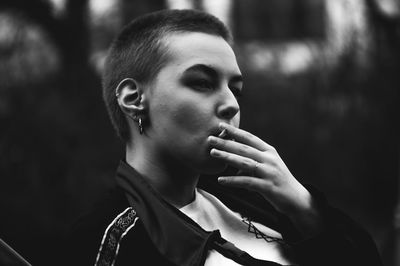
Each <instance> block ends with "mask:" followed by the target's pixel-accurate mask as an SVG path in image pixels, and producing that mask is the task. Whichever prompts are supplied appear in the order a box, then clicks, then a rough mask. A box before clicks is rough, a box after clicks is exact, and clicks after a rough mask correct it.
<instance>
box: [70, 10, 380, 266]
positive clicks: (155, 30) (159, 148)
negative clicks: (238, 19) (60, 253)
mask: <svg viewBox="0 0 400 266" xmlns="http://www.w3.org/2000/svg"><path fill="white" fill-rule="evenodd" d="M231 44H232V38H231V36H230V33H229V31H228V30H227V29H226V27H225V26H224V24H223V23H222V22H220V21H219V20H218V19H217V18H215V17H213V16H211V15H209V14H206V13H203V12H199V11H193V10H163V11H158V12H155V13H151V14H147V15H145V16H142V17H139V18H137V19H136V20H134V21H133V22H131V23H130V24H128V25H127V26H126V27H125V28H124V29H123V30H122V32H121V33H120V34H119V35H118V36H117V38H116V39H115V41H114V42H113V44H112V46H111V49H110V51H109V54H108V57H107V60H106V64H105V70H104V76H103V89H104V91H103V92H104V100H105V103H106V106H107V108H108V111H109V114H110V117H111V121H112V123H113V125H114V127H115V129H116V131H117V133H118V135H119V136H120V137H121V139H122V140H123V141H124V142H125V143H126V157H125V159H124V160H122V161H121V162H120V165H119V166H118V169H117V173H116V187H115V189H113V190H112V192H110V194H109V195H108V196H107V197H105V199H104V200H103V201H102V203H101V204H100V205H99V206H98V208H96V209H94V210H93V211H92V212H90V213H89V214H87V215H86V216H83V217H82V219H81V220H80V222H79V223H77V224H76V226H75V228H74V230H73V234H72V236H71V245H70V246H71V248H72V247H75V249H74V250H71V251H68V252H69V255H70V258H71V259H72V262H71V263H73V265H92V264H95V265H381V262H380V258H379V255H378V252H377V250H376V247H375V244H374V243H373V241H372V240H371V238H370V237H369V235H368V234H367V233H366V232H365V231H364V230H362V229H361V228H360V227H359V226H358V225H356V224H355V223H354V222H352V221H351V220H350V219H349V218H347V217H346V216H345V215H344V214H342V213H341V212H340V211H338V210H336V209H334V208H332V207H331V206H330V205H329V204H328V203H327V202H326V201H325V200H324V198H323V197H322V196H321V195H320V193H319V192H318V191H316V190H315V189H313V188H311V187H308V188H306V187H304V186H303V185H302V184H301V183H299V182H298V181H297V180H296V178H295V177H294V176H293V175H292V174H291V172H290V171H289V170H288V168H287V167H286V165H285V164H284V162H283V161H282V160H281V158H280V157H279V155H278V153H277V151H276V150H275V149H274V148H273V147H272V146H270V145H269V144H267V143H266V142H265V141H263V140H261V139H260V138H258V137H256V136H254V135H253V134H251V133H249V132H246V131H244V130H242V129H239V122H240V121H239V120H240V107H239V104H238V101H237V97H238V96H239V94H240V93H241V90H242V85H243V79H242V74H241V72H240V69H239V66H238V64H237V62H236V57H235V54H234V51H233V50H232V47H231ZM227 166H231V167H232V168H235V169H238V170H239V172H238V173H235V174H232V175H231V176H223V177H219V178H218V179H215V178H212V177H210V176H211V175H218V174H219V173H221V172H222V171H224V170H225V169H226V167H227ZM200 175H206V176H203V177H202V178H201V180H200V181H199V178H200Z"/></svg>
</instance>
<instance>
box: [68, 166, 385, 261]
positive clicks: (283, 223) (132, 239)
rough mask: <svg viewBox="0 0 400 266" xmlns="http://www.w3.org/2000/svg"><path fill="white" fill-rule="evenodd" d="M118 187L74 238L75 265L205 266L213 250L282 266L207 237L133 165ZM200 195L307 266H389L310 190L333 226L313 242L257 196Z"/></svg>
mask: <svg viewBox="0 0 400 266" xmlns="http://www.w3.org/2000/svg"><path fill="white" fill-rule="evenodd" d="M116 180H117V186H116V188H115V189H113V190H112V191H111V192H110V193H109V195H108V196H107V197H105V198H104V199H103V200H102V202H101V203H100V204H99V205H98V206H97V208H95V209H94V210H93V211H91V212H90V213H88V214H87V215H85V216H83V217H82V218H81V219H80V220H79V221H78V223H76V224H75V226H74V227H73V229H72V232H71V234H70V236H69V247H70V250H68V251H67V252H68V256H67V257H69V258H70V262H69V263H70V265H94V263H95V262H96V261H97V265H112V263H115V264H114V265H117V266H119V265H185V266H189V265H191V266H194V265H203V264H204V261H205V258H206V256H207V252H208V250H209V249H215V250H217V251H218V252H220V253H221V254H222V255H224V256H225V257H228V258H230V259H233V260H235V261H236V262H238V263H239V264H243V265H280V264H277V263H274V262H268V261H261V260H258V259H255V258H252V257H251V256H250V255H248V254H247V253H246V252H243V251H242V250H239V249H237V248H236V247H235V246H233V245H232V244H231V243H229V242H227V241H226V240H224V239H223V238H222V237H221V236H220V234H219V231H218V230H216V231H212V232H207V231H205V230H203V229H202V228H201V227H200V226H198V225H197V224H196V223H195V222H193V221H192V220H191V219H190V218H188V217H187V216H186V215H184V214H183V213H181V212H180V211H179V210H177V209H176V208H175V207H173V206H171V205H170V204H168V203H167V202H166V201H165V200H163V199H162V198H161V196H160V195H159V194H158V193H157V192H156V191H155V190H154V189H153V188H152V187H151V186H150V185H149V184H148V183H147V182H146V181H145V179H144V178H143V177H142V176H141V175H140V174H138V173H137V172H136V171H135V170H134V169H133V168H132V167H130V166H129V165H128V164H126V163H125V162H121V163H120V165H119V167H118V170H117V176H116ZM199 187H201V188H202V189H204V190H206V191H207V192H209V193H211V194H213V195H214V196H216V197H217V198H219V199H220V200H221V201H222V202H223V203H224V204H225V205H227V206H228V207H229V208H230V209H232V210H233V211H236V212H239V213H240V214H242V215H243V216H245V217H249V218H250V219H251V220H254V221H257V222H259V223H262V224H264V225H266V226H268V227H270V228H272V229H275V230H277V231H279V232H280V233H281V234H282V235H283V239H284V240H285V243H286V245H288V247H289V248H290V249H291V250H292V251H293V252H294V255H295V258H296V261H297V262H298V263H299V265H304V266H312V265H319V266H320V265H336V266H337V265H363V266H368V265H370V266H375V265H382V263H381V261H380V257H379V254H378V251H377V249H376V246H375V244H374V242H373V241H372V239H371V238H370V236H369V235H368V234H367V233H366V232H365V231H364V230H363V229H362V228H360V226H359V225H357V224H356V223H355V222H353V221H352V220H351V219H350V218H348V217H347V216H346V215H344V214H343V213H342V212H340V211H338V210H336V209H334V208H333V207H331V206H330V205H329V204H328V203H327V202H326V200H325V199H324V198H323V196H322V195H321V194H320V193H319V192H317V191H316V190H315V189H313V188H310V187H308V189H309V190H310V192H311V194H312V195H313V197H314V199H315V200H316V202H317V208H318V209H319V211H320V212H321V214H322V217H323V219H324V222H325V228H326V229H325V231H323V232H321V233H320V234H318V235H316V236H313V237H311V238H308V239H301V238H300V234H299V233H298V232H297V231H296V229H295V227H294V226H293V224H291V222H290V221H289V219H288V218H287V217H285V216H284V215H282V214H280V213H278V212H277V211H276V210H275V209H274V208H272V206H271V205H270V204H269V203H268V202H267V201H266V200H265V199H263V198H262V197H261V196H259V195H258V194H257V193H252V192H249V191H245V190H241V189H232V188H226V187H222V186H221V185H218V184H217V182H216V180H215V179H212V178H203V179H202V182H200V184H199Z"/></svg>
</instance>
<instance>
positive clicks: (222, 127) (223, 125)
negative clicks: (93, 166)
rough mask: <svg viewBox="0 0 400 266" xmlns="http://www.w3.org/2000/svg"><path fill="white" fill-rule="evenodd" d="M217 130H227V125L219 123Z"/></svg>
mask: <svg viewBox="0 0 400 266" xmlns="http://www.w3.org/2000/svg"><path fill="white" fill-rule="evenodd" d="M219 128H221V129H225V130H226V129H227V124H226V123H224V122H221V123H219Z"/></svg>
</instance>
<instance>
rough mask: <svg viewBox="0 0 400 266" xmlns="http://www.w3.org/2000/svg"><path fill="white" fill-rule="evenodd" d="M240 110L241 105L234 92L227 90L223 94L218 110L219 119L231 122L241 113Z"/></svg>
mask: <svg viewBox="0 0 400 266" xmlns="http://www.w3.org/2000/svg"><path fill="white" fill-rule="evenodd" d="M239 110H240V107H239V103H238V101H237V99H236V97H235V95H233V93H232V91H231V90H230V89H229V88H227V89H226V90H224V91H223V92H221V101H220V104H219V105H218V108H217V115H218V117H220V118H221V119H224V120H227V121H229V120H231V119H232V118H233V117H234V116H235V115H236V114H237V113H238V112H239Z"/></svg>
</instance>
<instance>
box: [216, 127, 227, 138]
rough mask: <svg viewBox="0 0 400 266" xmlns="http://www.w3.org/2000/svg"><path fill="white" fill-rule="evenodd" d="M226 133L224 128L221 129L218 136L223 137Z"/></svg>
mask: <svg viewBox="0 0 400 266" xmlns="http://www.w3.org/2000/svg"><path fill="white" fill-rule="evenodd" d="M227 135H228V134H227V133H226V129H224V130H222V131H221V133H219V135H218V137H219V138H224V137H226V136H227Z"/></svg>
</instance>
